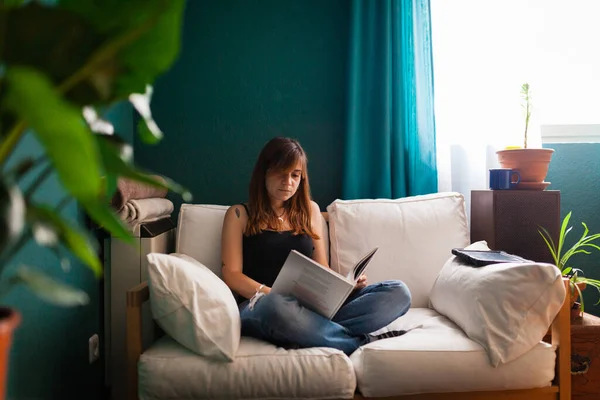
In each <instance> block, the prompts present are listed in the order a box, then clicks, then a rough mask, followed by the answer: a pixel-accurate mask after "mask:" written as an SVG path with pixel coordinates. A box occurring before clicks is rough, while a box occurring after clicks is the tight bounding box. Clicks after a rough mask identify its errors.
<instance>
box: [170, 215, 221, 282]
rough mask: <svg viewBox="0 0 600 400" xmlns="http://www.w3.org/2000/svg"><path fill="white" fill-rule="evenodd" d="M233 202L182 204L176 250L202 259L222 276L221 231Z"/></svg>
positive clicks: (201, 260) (202, 261)
mask: <svg viewBox="0 0 600 400" xmlns="http://www.w3.org/2000/svg"><path fill="white" fill-rule="evenodd" d="M228 208H229V206H221V205H212V204H182V205H181V209H180V210H179V221H178V223H177V234H176V245H175V251H176V252H177V253H181V254H187V255H188V256H190V257H192V258H194V259H195V260H198V261H200V262H201V263H202V264H204V265H206V266H207V267H208V268H210V270H211V271H212V272H214V273H215V274H216V275H217V276H218V277H222V274H221V231H222V230H223V219H224V218H225V212H226V211H227V209H228Z"/></svg>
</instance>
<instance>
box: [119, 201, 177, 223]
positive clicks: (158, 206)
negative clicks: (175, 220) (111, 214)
mask: <svg viewBox="0 0 600 400" xmlns="http://www.w3.org/2000/svg"><path fill="white" fill-rule="evenodd" d="M173 209H174V206H173V202H172V201H171V200H168V199H160V198H150V199H138V200H129V201H128V202H127V203H126V204H125V206H124V207H123V208H122V209H121V211H119V215H120V217H121V219H122V220H123V221H125V222H127V223H136V224H141V223H143V222H150V221H156V220H158V219H161V218H167V217H170V216H171V213H172V212H173Z"/></svg>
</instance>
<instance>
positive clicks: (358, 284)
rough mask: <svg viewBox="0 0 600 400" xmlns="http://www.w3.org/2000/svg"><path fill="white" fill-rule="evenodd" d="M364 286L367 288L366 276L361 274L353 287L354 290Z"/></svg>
mask: <svg viewBox="0 0 600 400" xmlns="http://www.w3.org/2000/svg"><path fill="white" fill-rule="evenodd" d="M366 286H367V276H366V275H365V274H362V275H361V276H360V277H359V278H358V280H357V281H356V286H354V290H357V289H362V288H364V287H366Z"/></svg>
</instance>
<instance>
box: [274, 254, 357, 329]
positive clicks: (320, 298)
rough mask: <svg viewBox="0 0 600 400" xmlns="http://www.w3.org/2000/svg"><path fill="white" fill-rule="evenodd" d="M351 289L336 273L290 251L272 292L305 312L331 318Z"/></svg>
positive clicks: (348, 283)
mask: <svg viewBox="0 0 600 400" xmlns="http://www.w3.org/2000/svg"><path fill="white" fill-rule="evenodd" d="M353 288H354V283H353V282H349V281H348V280H346V279H345V278H344V277H343V276H341V275H339V274H338V273H336V272H335V271H333V270H331V269H329V268H327V267H323V266H322V265H319V264H318V263H317V262H315V261H314V260H312V259H310V258H308V257H306V256H304V255H302V254H300V253H298V252H296V251H292V252H290V255H289V256H288V258H287V260H286V262H285V264H284V266H283V268H282V269H281V272H279V275H278V276H277V279H276V280H275V283H274V284H273V287H272V288H271V292H273V293H279V294H283V295H292V296H294V297H295V298H296V299H298V301H299V302H300V304H302V305H303V306H305V307H306V308H308V309H311V310H313V311H315V312H317V313H319V314H321V315H323V316H324V317H326V318H332V317H333V316H334V315H335V313H336V312H337V310H338V309H339V308H340V306H341V305H342V303H343V302H344V301H345V300H346V298H347V297H348V295H349V294H350V292H351V291H352V289H353Z"/></svg>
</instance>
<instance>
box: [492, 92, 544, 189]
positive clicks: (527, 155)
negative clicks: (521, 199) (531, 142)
mask: <svg viewBox="0 0 600 400" xmlns="http://www.w3.org/2000/svg"><path fill="white" fill-rule="evenodd" d="M521 100H522V104H521V105H522V107H523V111H524V116H525V129H524V134H523V148H519V147H510V148H506V149H504V150H499V151H497V152H496V154H498V161H499V163H500V165H501V166H502V168H511V169H516V170H517V171H519V174H520V175H521V182H519V183H518V184H517V188H518V189H533V190H536V189H537V190H543V189H545V188H546V187H547V186H548V184H549V183H548V182H544V180H545V179H546V175H547V174H548V167H549V165H550V160H551V159H552V154H553V153H554V150H553V149H543V148H530V147H529V146H528V136H527V135H528V132H529V122H530V119H531V113H532V110H533V106H532V101H531V100H532V96H531V88H530V86H529V83H524V84H523V85H521Z"/></svg>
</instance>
